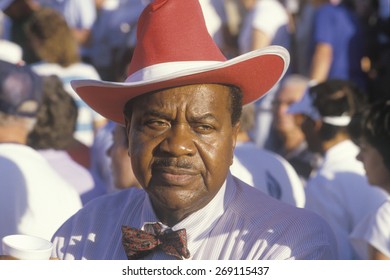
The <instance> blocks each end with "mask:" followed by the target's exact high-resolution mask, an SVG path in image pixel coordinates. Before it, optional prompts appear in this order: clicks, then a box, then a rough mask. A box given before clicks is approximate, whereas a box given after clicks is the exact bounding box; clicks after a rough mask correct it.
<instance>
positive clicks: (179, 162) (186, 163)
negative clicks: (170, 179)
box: [152, 158, 194, 169]
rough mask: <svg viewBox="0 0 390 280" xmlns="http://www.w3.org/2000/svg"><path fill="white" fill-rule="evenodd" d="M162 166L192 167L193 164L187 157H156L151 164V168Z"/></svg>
mask: <svg viewBox="0 0 390 280" xmlns="http://www.w3.org/2000/svg"><path fill="white" fill-rule="evenodd" d="M163 167H165V168H166V167H171V168H180V169H193V168H194V164H193V163H192V162H191V161H190V160H188V159H175V158H161V159H156V160H155V161H154V163H153V164H152V168H163Z"/></svg>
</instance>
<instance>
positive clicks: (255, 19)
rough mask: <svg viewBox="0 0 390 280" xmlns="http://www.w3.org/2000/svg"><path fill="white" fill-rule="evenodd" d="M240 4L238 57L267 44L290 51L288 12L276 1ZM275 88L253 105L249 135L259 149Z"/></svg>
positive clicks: (265, 136) (243, 0) (267, 131)
mask: <svg viewBox="0 0 390 280" xmlns="http://www.w3.org/2000/svg"><path fill="white" fill-rule="evenodd" d="M241 3H242V5H243V6H244V7H245V10H246V13H245V16H244V18H243V19H242V25H241V29H240V34H239V36H238V46H239V52H240V54H243V53H247V52H249V51H253V50H256V49H260V48H264V47H266V46H270V45H279V46H283V47H285V48H286V49H289V40H290V35H289V32H288V29H287V28H288V22H289V18H288V13H287V11H286V9H285V7H283V5H282V4H281V3H280V2H279V1H278V0H241ZM277 86H278V85H275V88H274V89H273V90H272V91H271V92H269V93H268V94H267V95H266V96H265V97H264V98H262V99H260V100H258V101H257V102H256V122H255V126H254V128H253V129H252V131H251V132H250V134H251V137H252V138H253V140H254V141H255V143H256V145H257V146H259V147H261V148H264V146H265V143H266V142H267V141H269V138H270V137H271V135H270V129H271V123H272V101H273V99H274V96H275V91H276V88H277Z"/></svg>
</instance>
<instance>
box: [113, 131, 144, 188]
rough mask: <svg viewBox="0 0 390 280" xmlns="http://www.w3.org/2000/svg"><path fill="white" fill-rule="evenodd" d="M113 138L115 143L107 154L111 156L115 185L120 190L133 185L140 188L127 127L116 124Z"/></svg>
mask: <svg viewBox="0 0 390 280" xmlns="http://www.w3.org/2000/svg"><path fill="white" fill-rule="evenodd" d="M112 138H113V143H112V145H111V147H110V148H109V149H108V150H107V154H108V155H109V157H110V158H111V173H112V177H113V179H114V185H115V187H116V188H117V189H120V190H121V189H126V188H131V187H137V188H140V187H141V186H140V184H139V183H138V181H137V178H136V177H135V175H134V172H133V168H132V166H131V160H130V157H129V152H128V151H127V133H126V128H125V127H124V126H121V125H119V124H116V125H115V128H114V130H113V132H112Z"/></svg>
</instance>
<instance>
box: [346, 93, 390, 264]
mask: <svg viewBox="0 0 390 280" xmlns="http://www.w3.org/2000/svg"><path fill="white" fill-rule="evenodd" d="M389 143H390V101H389V100H385V101H378V102H375V103H374V104H373V105H371V106H370V107H369V108H368V109H367V110H366V111H365V113H364V114H363V120H362V130H361V138H360V143H359V144H360V152H359V154H358V156H357V159H358V160H360V161H361V162H362V163H363V165H364V169H365V171H366V174H367V178H368V181H369V182H370V184H371V185H375V186H379V187H381V188H382V189H383V190H385V191H386V192H387V194H390V146H389ZM389 221H390V196H389V198H387V200H386V201H385V202H384V203H383V204H382V205H381V206H380V207H379V208H378V209H377V210H376V211H375V212H373V213H372V214H369V215H367V216H366V217H364V218H363V219H362V220H361V222H360V223H359V224H358V225H357V226H356V227H355V228H354V230H353V232H352V234H351V236H350V238H351V241H352V245H353V246H354V248H355V249H356V251H357V252H358V253H359V254H360V255H361V256H362V257H367V256H368V258H369V259H373V260H390V223H389ZM367 245H368V248H367Z"/></svg>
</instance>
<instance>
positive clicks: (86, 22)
mask: <svg viewBox="0 0 390 280" xmlns="http://www.w3.org/2000/svg"><path fill="white" fill-rule="evenodd" d="M34 1H36V2H38V3H39V4H40V5H41V6H42V7H48V8H51V9H54V10H56V11H57V12H59V13H60V14H61V15H62V16H63V17H64V19H65V20H66V23H67V24H68V26H69V27H70V29H71V31H72V35H73V38H74V39H75V40H76V42H77V45H78V52H79V55H80V57H81V60H82V61H83V62H86V63H91V57H90V41H91V30H92V26H93V24H94V22H95V20H96V9H95V3H94V0H82V1H80V0H34Z"/></svg>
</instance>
